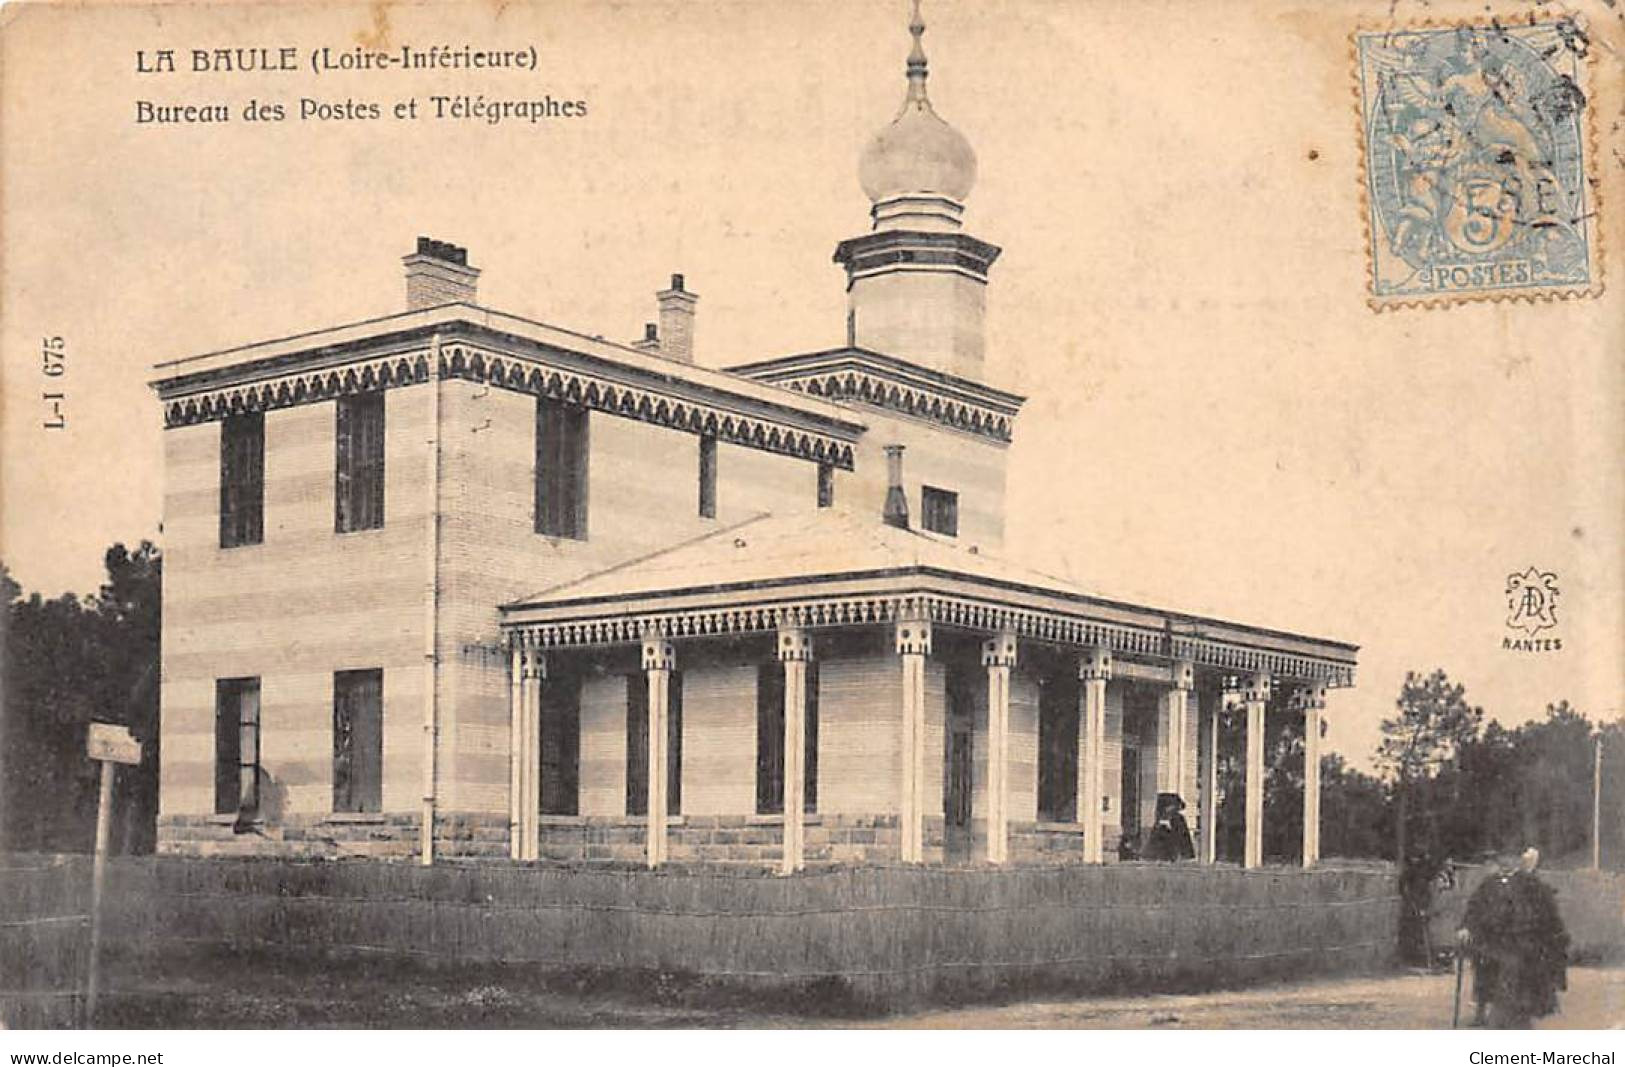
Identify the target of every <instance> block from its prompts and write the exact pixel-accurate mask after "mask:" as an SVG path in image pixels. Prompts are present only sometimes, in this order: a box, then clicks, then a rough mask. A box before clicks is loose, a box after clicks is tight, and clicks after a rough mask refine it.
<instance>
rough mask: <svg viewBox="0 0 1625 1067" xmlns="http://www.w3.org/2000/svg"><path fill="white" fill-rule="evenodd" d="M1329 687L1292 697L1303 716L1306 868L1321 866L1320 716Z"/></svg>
mask: <svg viewBox="0 0 1625 1067" xmlns="http://www.w3.org/2000/svg"><path fill="white" fill-rule="evenodd" d="M1325 706H1326V687H1325V686H1323V685H1316V684H1308V685H1302V686H1299V687H1298V688H1297V690H1295V691H1294V692H1293V694H1292V707H1293V709H1294V710H1296V711H1300V712H1302V713H1303V865H1304V866H1305V867H1313V866H1314V865H1315V864H1317V863H1319V862H1320V716H1321V711H1322V709H1324V708H1325Z"/></svg>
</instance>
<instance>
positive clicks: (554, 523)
mask: <svg viewBox="0 0 1625 1067" xmlns="http://www.w3.org/2000/svg"><path fill="white" fill-rule="evenodd" d="M536 532H537V533H539V534H546V535H547V536H548V537H568V538H570V539H572V540H576V541H585V540H586V539H587V409H586V408H580V407H575V406H573V405H570V404H563V403H560V402H559V401H557V400H545V399H540V398H538V399H537V401H536Z"/></svg>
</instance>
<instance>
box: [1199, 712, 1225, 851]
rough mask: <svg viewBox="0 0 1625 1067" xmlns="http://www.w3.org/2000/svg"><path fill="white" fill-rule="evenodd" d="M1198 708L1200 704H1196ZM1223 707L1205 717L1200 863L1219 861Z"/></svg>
mask: <svg viewBox="0 0 1625 1067" xmlns="http://www.w3.org/2000/svg"><path fill="white" fill-rule="evenodd" d="M1198 707H1200V704H1198ZM1222 715H1223V706H1222V704H1221V705H1219V706H1215V707H1211V708H1210V709H1209V710H1208V715H1207V763H1206V765H1205V766H1204V767H1203V772H1204V773H1203V775H1202V814H1201V820H1202V821H1201V825H1200V826H1199V827H1198V829H1200V830H1201V832H1202V856H1201V859H1202V862H1203V863H1206V864H1213V863H1217V862H1218V860H1219V719H1220V717H1221V716H1222Z"/></svg>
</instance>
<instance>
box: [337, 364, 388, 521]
mask: <svg viewBox="0 0 1625 1067" xmlns="http://www.w3.org/2000/svg"><path fill="white" fill-rule="evenodd" d="M337 431H338V432H337V435H336V439H337V456H336V459H335V462H334V472H335V475H334V487H333V505H334V506H333V529H334V530H335V531H337V532H338V533H350V532H352V531H355V530H373V529H377V528H379V527H381V526H383V525H384V394H383V393H362V394H360V395H358V396H346V397H340V398H339V401H338V427H337Z"/></svg>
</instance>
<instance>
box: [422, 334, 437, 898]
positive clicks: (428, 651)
mask: <svg viewBox="0 0 1625 1067" xmlns="http://www.w3.org/2000/svg"><path fill="white" fill-rule="evenodd" d="M428 385H429V438H428V442H427V443H428V446H429V447H428V462H427V467H428V472H427V473H428V476H429V484H428V503H429V513H428V517H427V521H426V522H425V523H424V530H425V533H424V540H425V542H426V544H425V549H426V555H425V562H424V568H423V570H424V584H423V812H422V817H421V819H420V820H419V834H420V841H419V844H418V862H420V863H421V864H422V865H423V866H425V867H428V866H431V865H432V864H433V863H434V821H435V793H436V789H437V786H438V779H437V776H436V773H435V772H436V767H435V762H436V759H437V757H438V748H439V739H440V705H439V701H438V694H437V693H436V687H437V683H438V681H439V675H440V671H439V662H438V653H439V650H438V647H437V645H438V642H439V637H440V627H439V621H440V611H439V608H440V335H439V334H435V335H434V339H433V340H432V341H430V342H429V382H428Z"/></svg>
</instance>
